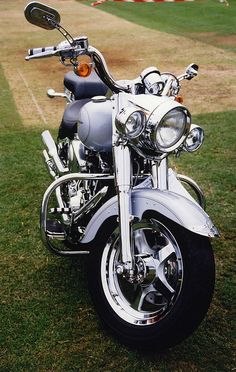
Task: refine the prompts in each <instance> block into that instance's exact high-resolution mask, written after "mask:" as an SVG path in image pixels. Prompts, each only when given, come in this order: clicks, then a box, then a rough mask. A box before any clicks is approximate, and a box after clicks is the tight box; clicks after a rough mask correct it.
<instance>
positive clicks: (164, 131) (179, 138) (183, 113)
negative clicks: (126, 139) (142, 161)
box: [139, 100, 191, 153]
mask: <svg viewBox="0 0 236 372" xmlns="http://www.w3.org/2000/svg"><path fill="white" fill-rule="evenodd" d="M190 123H191V116H190V113H189V111H188V110H187V109H186V108H185V107H184V106H182V105H181V104H179V103H177V102H176V101H172V100H168V101H165V102H163V103H162V104H161V105H159V106H158V107H157V108H156V109H155V110H154V111H153V112H152V113H151V115H150V116H149V118H148V121H147V125H146V130H145V132H144V133H143V134H142V135H141V138H140V139H141V141H140V145H141V146H142V147H143V148H147V149H150V150H154V151H156V152H159V153H160V152H161V153H167V152H172V151H174V150H175V149H177V148H178V147H179V146H180V145H181V144H182V143H183V142H184V141H185V139H186V137H187V135H188V133H189V128H190ZM139 147H140V146H139Z"/></svg>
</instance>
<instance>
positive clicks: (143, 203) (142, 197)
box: [81, 188, 219, 243]
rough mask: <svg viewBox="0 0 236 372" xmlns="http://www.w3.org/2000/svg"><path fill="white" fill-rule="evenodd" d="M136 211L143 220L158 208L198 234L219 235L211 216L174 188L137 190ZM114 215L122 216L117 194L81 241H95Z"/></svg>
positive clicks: (134, 197)
mask: <svg viewBox="0 0 236 372" xmlns="http://www.w3.org/2000/svg"><path fill="white" fill-rule="evenodd" d="M131 199H132V213H133V215H134V216H135V217H138V218H139V219H142V216H143V214H144V212H146V211H149V210H150V211H155V212H158V213H160V214H162V215H163V216H165V217H167V218H169V219H170V220H172V221H174V222H176V223H177V224H179V225H181V226H183V227H184V228H186V229H187V230H190V231H192V232H194V233H196V234H199V235H203V236H208V237H214V236H219V233H218V230H217V229H216V227H215V226H214V224H213V222H212V221H211V219H210V217H209V216H208V215H207V214H206V212H205V211H204V210H203V209H202V208H201V207H200V206H199V205H198V204H197V203H195V202H193V201H191V200H189V199H188V198H186V197H184V196H182V195H179V194H176V193H174V192H172V191H160V190H154V189H143V188H142V189H136V190H133V191H132V196H131ZM112 216H118V203H117V197H116V196H114V197H113V198H111V199H109V200H108V201H107V202H106V203H105V204H104V205H103V206H102V207H101V208H100V209H99V210H98V211H97V212H96V213H95V215H94V216H93V217H92V219H91V220H90V222H89V224H88V225H87V227H86V229H85V232H84V237H83V239H82V241H81V243H89V242H91V241H92V240H93V239H94V238H95V236H96V234H97V232H98V230H99V228H100V227H101V226H102V225H103V223H104V222H105V221H106V220H107V219H109V218H110V217H112Z"/></svg>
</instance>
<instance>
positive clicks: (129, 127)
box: [115, 107, 146, 139]
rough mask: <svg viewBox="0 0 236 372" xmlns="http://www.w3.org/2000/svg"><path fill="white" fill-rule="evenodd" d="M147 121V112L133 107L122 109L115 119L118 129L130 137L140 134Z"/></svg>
mask: <svg viewBox="0 0 236 372" xmlns="http://www.w3.org/2000/svg"><path fill="white" fill-rule="evenodd" d="M145 123H146V116H145V113H144V112H143V111H142V110H137V109H134V108H132V107H127V108H125V109H123V110H121V111H120V112H119V114H118V115H117V116H116V120H115V124H116V128H117V130H118V131H119V132H120V133H122V134H124V135H125V136H127V137H128V138H130V139H132V138H136V137H138V136H140V134H141V133H142V132H143V130H144V128H145Z"/></svg>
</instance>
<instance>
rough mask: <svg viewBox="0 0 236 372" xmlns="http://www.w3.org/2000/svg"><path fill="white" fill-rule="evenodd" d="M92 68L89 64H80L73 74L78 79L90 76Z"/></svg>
mask: <svg viewBox="0 0 236 372" xmlns="http://www.w3.org/2000/svg"><path fill="white" fill-rule="evenodd" d="M91 71H92V66H91V64H90V63H86V62H82V63H79V64H78V65H77V66H75V73H76V75H78V76H80V77H87V76H89V75H90V74H91Z"/></svg>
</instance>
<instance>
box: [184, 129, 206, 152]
mask: <svg viewBox="0 0 236 372" xmlns="http://www.w3.org/2000/svg"><path fill="white" fill-rule="evenodd" d="M203 140H204V131H203V129H202V128H201V127H199V126H198V125H195V124H191V127H190V132H189V134H188V136H187V138H186V140H185V142H184V149H185V150H186V151H188V152H194V151H196V150H198V149H199V147H201V145H202V144H203Z"/></svg>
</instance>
